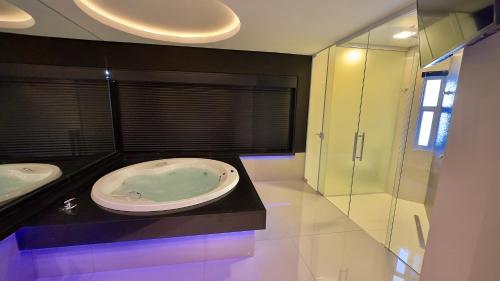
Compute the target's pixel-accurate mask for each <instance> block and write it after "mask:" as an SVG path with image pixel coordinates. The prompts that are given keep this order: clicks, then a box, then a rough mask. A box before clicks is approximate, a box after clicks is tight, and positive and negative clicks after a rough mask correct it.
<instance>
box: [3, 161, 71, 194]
mask: <svg viewBox="0 0 500 281" xmlns="http://www.w3.org/2000/svg"><path fill="white" fill-rule="evenodd" d="M61 175H62V172H61V169H59V167H57V166H54V165H50V164H42V163H18V164H2V165H0V204H3V203H7V201H10V200H12V199H14V198H17V197H19V196H22V195H24V194H26V193H29V192H31V191H33V190H35V189H37V188H39V187H42V186H44V185H46V184H48V183H49V182H51V181H53V180H55V179H57V178H59V177H60V176H61Z"/></svg>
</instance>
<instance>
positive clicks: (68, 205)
mask: <svg viewBox="0 0 500 281" xmlns="http://www.w3.org/2000/svg"><path fill="white" fill-rule="evenodd" d="M76 206H78V204H77V203H76V198H75V197H73V198H70V199H68V200H66V201H64V206H63V207H62V208H60V209H59V210H61V211H63V212H65V213H66V214H69V215H70V214H73V212H72V210H73V209H74V208H76Z"/></svg>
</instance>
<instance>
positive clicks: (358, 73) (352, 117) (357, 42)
mask: <svg viewBox="0 0 500 281" xmlns="http://www.w3.org/2000/svg"><path fill="white" fill-rule="evenodd" d="M367 43H368V35H367V34H364V35H362V36H359V37H357V38H355V39H353V40H351V41H349V42H348V43H346V44H342V45H340V46H337V47H332V48H331V50H330V58H333V61H331V62H330V65H331V67H330V69H331V71H329V73H331V75H329V77H328V81H327V96H326V108H325V117H324V125H323V128H324V133H325V135H324V136H325V138H324V140H323V145H324V149H323V150H322V156H321V165H320V181H319V183H320V184H319V190H320V192H321V193H322V194H323V195H324V196H325V197H327V199H328V200H330V201H331V202H333V203H334V204H335V205H336V206H337V207H338V208H339V209H340V210H342V211H343V212H344V213H345V214H347V213H348V212H349V202H350V194H351V183H352V172H353V165H354V162H353V160H352V157H353V156H352V155H353V136H354V134H355V132H356V131H357V127H358V123H359V109H360V101H361V94H362V87H363V77H364V71H365V60H366V47H367Z"/></svg>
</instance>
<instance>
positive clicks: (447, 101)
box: [442, 93, 455, 108]
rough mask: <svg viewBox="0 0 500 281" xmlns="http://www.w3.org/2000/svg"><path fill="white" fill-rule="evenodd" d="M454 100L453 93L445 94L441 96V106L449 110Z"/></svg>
mask: <svg viewBox="0 0 500 281" xmlns="http://www.w3.org/2000/svg"><path fill="white" fill-rule="evenodd" d="M454 99H455V93H445V94H444V96H443V103H442V106H443V107H445V108H451V107H452V106H453V100H454Z"/></svg>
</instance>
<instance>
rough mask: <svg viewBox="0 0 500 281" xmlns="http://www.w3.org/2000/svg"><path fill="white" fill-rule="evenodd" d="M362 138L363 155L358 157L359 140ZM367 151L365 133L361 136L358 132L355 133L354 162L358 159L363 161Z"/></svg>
mask: <svg viewBox="0 0 500 281" xmlns="http://www.w3.org/2000/svg"><path fill="white" fill-rule="evenodd" d="M359 138H361V151H360V152H361V153H360V154H359V156H358V155H357V154H358V153H357V152H358V139H359ZM364 151H365V133H364V132H363V133H362V134H361V136H360V135H359V134H358V132H355V133H354V147H353V149H352V161H355V160H356V159H359V161H363V153H364Z"/></svg>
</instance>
